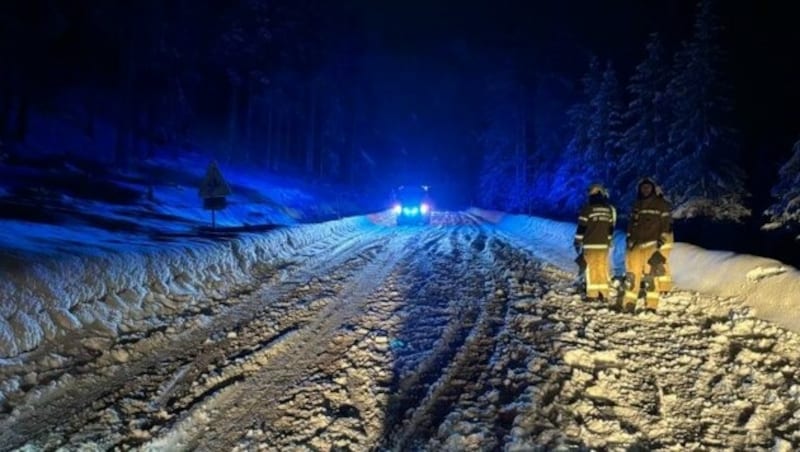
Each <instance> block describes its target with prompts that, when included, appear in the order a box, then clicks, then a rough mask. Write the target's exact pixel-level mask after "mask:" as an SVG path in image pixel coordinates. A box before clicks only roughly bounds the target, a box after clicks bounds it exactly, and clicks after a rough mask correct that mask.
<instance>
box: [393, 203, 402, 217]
mask: <svg viewBox="0 0 800 452" xmlns="http://www.w3.org/2000/svg"><path fill="white" fill-rule="evenodd" d="M402 211H403V206H401V205H400V204H395V205H394V206H392V213H393V214H395V215H399V214H400V212H402Z"/></svg>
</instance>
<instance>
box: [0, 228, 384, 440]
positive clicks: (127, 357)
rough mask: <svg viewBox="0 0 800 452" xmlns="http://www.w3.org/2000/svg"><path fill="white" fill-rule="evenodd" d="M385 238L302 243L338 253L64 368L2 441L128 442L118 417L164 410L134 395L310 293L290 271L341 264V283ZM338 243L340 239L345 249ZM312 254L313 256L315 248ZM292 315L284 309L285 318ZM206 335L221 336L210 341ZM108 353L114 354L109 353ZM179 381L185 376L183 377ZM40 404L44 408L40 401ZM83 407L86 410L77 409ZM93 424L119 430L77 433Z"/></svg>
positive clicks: (217, 355)
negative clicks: (172, 330)
mask: <svg viewBox="0 0 800 452" xmlns="http://www.w3.org/2000/svg"><path fill="white" fill-rule="evenodd" d="M384 239H385V232H384V231H381V230H379V229H371V230H369V231H367V232H366V233H364V232H360V233H356V234H354V235H353V236H351V237H346V238H345V240H341V238H340V237H331V239H330V240H329V241H327V242H321V243H319V242H318V243H314V244H311V245H309V246H307V247H304V248H301V249H299V250H298V251H299V252H302V251H303V250H307V249H309V248H311V249H314V250H317V251H321V250H322V251H324V250H326V249H328V250H331V249H335V250H336V253H335V254H330V255H326V256H327V257H329V258H330V259H329V260H328V261H327V262H323V263H322V264H320V262H319V260H318V259H307V260H306V262H307V263H308V264H309V265H310V266H311V267H312V268H314V270H315V273H309V272H307V271H305V268H304V262H303V261H302V260H300V261H298V262H297V263H296V264H295V266H294V268H290V269H286V270H285V276H284V277H283V278H282V279H284V282H282V283H280V284H271V283H274V282H275V281H274V279H270V280H268V281H267V284H268V285H267V286H264V287H261V288H257V287H254V288H252V289H250V293H243V294H242V295H240V299H239V301H238V302H235V303H231V304H230V305H229V306H228V307H227V308H225V309H220V310H218V311H217V312H218V314H217V315H214V316H212V317H204V316H201V317H198V318H197V319H196V320H197V322H195V323H194V324H192V326H190V327H189V328H187V329H186V330H184V331H182V332H179V333H177V334H174V335H172V336H170V337H167V336H166V335H165V334H164V333H156V334H154V335H153V337H151V338H149V340H147V339H146V340H144V341H138V342H134V343H131V344H125V345H123V346H118V347H115V348H113V349H112V350H111V351H110V353H109V354H108V355H107V356H105V359H104V360H102V361H99V362H94V363H90V364H89V365H86V366H85V368H83V369H82V370H80V372H75V371H74V370H72V371H68V372H70V373H66V374H65V375H64V376H63V377H62V378H60V379H59V380H58V384H57V385H56V386H55V387H54V388H52V389H50V390H48V392H46V393H45V394H44V396H42V397H39V398H36V399H34V400H32V401H31V403H29V404H26V405H25V406H24V408H20V409H19V410H18V411H17V412H15V413H13V414H12V415H11V416H9V417H8V418H6V419H3V420H2V421H0V444H3V445H10V446H13V445H15V444H16V445H21V444H22V443H24V442H25V441H29V440H31V439H34V438H40V441H43V442H44V443H50V444H60V443H61V442H63V441H65V440H67V441H68V440H69V438H70V437H72V436H73V435H77V436H76V437H80V440H81V441H86V440H89V439H92V440H93V439H99V440H106V441H108V440H111V441H114V439H113V438H117V439H120V438H122V439H123V440H124V438H126V437H130V438H133V440H134V442H141V440H142V439H143V438H142V436H143V435H142V434H141V433H140V432H137V431H136V430H138V429H137V428H128V426H119V424H121V422H122V421H123V420H125V421H128V420H129V419H128V418H133V419H137V418H139V416H138V415H137V414H141V413H149V414H150V416H146V417H150V418H152V417H154V416H155V417H163V414H159V413H158V412H156V413H151V412H150V410H148V409H147V407H146V405H147V404H143V403H139V402H138V401H137V400H139V399H145V398H146V397H147V394H152V393H153V392H154V391H158V388H159V387H161V384H162V383H163V380H167V379H170V378H173V376H174V374H175V373H184V374H188V373H189V372H188V371H187V370H186V366H187V365H188V366H189V367H190V369H194V371H195V373H194V374H193V375H192V376H196V375H197V372H196V371H197V370H200V371H205V370H206V369H205V368H202V366H203V365H209V363H210V362H211V360H214V359H216V360H222V359H224V353H222V352H221V351H219V350H218V349H220V348H224V345H225V342H226V341H227V338H226V337H225V335H224V334H221V332H222V333H224V332H231V331H233V332H235V331H236V330H237V329H239V328H241V325H245V324H247V323H248V322H249V321H251V320H252V319H253V318H255V316H257V315H259V313H261V312H263V311H264V310H265V309H269V308H270V307H276V305H279V306H280V305H283V306H282V307H283V308H284V309H289V310H290V312H291V307H290V305H291V304H292V303H293V302H295V301H296V298H300V297H303V296H309V294H308V292H313V291H310V290H309V287H308V286H309V284H311V285H312V286H313V285H314V284H316V285H317V286H319V285H320V284H321V283H320V282H319V281H316V283H314V281H311V282H310V281H309V280H308V279H303V278H298V279H292V275H293V274H295V273H301V274H303V275H313V276H309V278H315V279H316V280H319V279H320V278H325V275H326V274H327V273H329V272H332V271H335V270H340V272H341V273H342V274H341V275H340V276H339V277H340V278H341V280H340V281H338V282H336V284H337V285H338V286H339V287H340V288H344V287H345V286H346V278H347V277H348V276H350V275H353V274H355V273H354V272H355V271H356V269H357V268H358V267H360V266H362V265H365V264H366V261H363V260H362V261H359V260H358V259H355V260H354V258H356V257H357V256H366V257H367V258H368V257H369V256H368V254H369V253H370V250H374V249H375V247H376V246H380V244H381V243H382V242H383V240H384ZM342 242H344V243H346V246H345V247H344V248H343V247H342ZM328 244H329V245H328ZM314 256H315V257H317V258H318V257H319V254H314ZM325 264H327V265H325ZM317 292H318V293H320V294H321V296H322V298H324V299H327V298H328V297H330V295H331V291H329V290H328V289H327V288H326V287H324V286H322V287H320V288H319V289H317ZM265 301H266V303H265ZM321 307H322V306H319V307H318V308H321ZM298 312H302V311H298ZM291 317H292V316H291V315H290V316H289V318H290V320H291ZM299 321H302V319H300V320H299ZM209 337H218V338H219V339H216V340H212V341H211V342H208V341H207V339H209ZM203 342H206V345H203ZM109 356H111V357H109ZM113 357H117V359H116V360H114V359H113ZM186 357H188V360H187V358H186ZM73 374H74V375H73ZM181 380H186V381H188V382H191V380H190V379H187V377H183V378H181ZM127 394H139V396H138V397H126V395H127ZM120 400H122V401H123V402H124V401H125V400H128V402H124V403H122V405H126V406H127V407H126V408H125V410H126V411H127V412H128V413H129V414H130V415H125V416H121V415H120V414H119V412H118V411H119V410H117V409H116V408H114V405H115V404H118V403H119V401H120ZM45 406H46V407H47V408H46V409H44V408H43V407H45ZM85 407H89V409H88V410H82V409H83V408H85ZM96 412H105V413H106V415H104V416H98V415H97V414H96ZM104 417H105V418H104ZM172 417H173V415H170V416H169V419H171V418H172ZM169 419H168V420H169ZM93 423H103V424H111V425H116V426H117V428H118V430H119V432H115V433H113V434H112V432H102V430H101V431H99V432H96V433H95V434H91V433H90V434H87V435H83V434H80V433H79V432H80V431H82V430H85V429H86V428H87V427H86V426H87V425H92V424H93ZM140 423H141V424H142V425H143V426H144V427H148V426H149V425H159V424H161V423H163V420H159V421H157V422H156V421H153V420H152V419H146V420H145V421H144V422H140ZM134 427H136V426H134ZM131 431H133V433H131ZM104 436H107V438H104ZM145 438H146V436H145Z"/></svg>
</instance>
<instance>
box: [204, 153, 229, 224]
mask: <svg viewBox="0 0 800 452" xmlns="http://www.w3.org/2000/svg"><path fill="white" fill-rule="evenodd" d="M199 194H200V197H201V198H203V209H205V210H210V211H211V227H212V228H216V227H217V225H216V223H217V218H216V213H217V210H222V209H224V208H225V207H226V206H227V205H228V203H227V200H226V199H225V197H226V196H228V195H230V194H231V187H230V186H229V185H228V183H227V182H226V181H225V178H223V177H222V173H221V172H220V170H219V166H217V162H216V161H212V162H211V163H209V164H208V169H207V170H206V177H205V178H204V179H203V182H202V183H201V184H200V191H199Z"/></svg>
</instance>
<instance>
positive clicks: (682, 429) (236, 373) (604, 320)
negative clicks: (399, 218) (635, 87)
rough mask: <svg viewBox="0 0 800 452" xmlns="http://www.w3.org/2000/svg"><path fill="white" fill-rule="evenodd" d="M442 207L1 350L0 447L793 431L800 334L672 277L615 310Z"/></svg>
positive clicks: (646, 437) (583, 442) (680, 444)
mask: <svg viewBox="0 0 800 452" xmlns="http://www.w3.org/2000/svg"><path fill="white" fill-rule="evenodd" d="M442 223H452V224H446V225H445V224H440V225H439V226H432V227H426V228H417V227H405V228H387V227H379V226H376V227H374V228H364V229H362V230H358V231H355V232H353V233H351V234H349V235H340V236H335V237H330V238H329V239H327V240H323V241H319V242H315V243H312V244H309V245H306V246H303V247H299V248H298V249H297V250H296V253H295V254H294V255H293V256H292V258H291V259H287V260H286V261H284V262H280V263H274V265H273V263H266V264H267V266H266V267H265V268H264V269H263V270H264V271H263V274H259V275H258V279H257V280H258V283H257V284H254V285H253V286H251V287H245V288H242V290H241V292H240V293H239V294H238V295H237V296H235V297H231V298H228V299H225V300H222V301H212V300H209V301H208V302H206V303H205V305H204V306H201V307H197V308H193V309H191V310H185V311H179V312H176V314H175V317H174V318H175V320H176V321H175V322H173V325H174V326H169V327H160V328H158V329H155V330H152V331H149V332H147V333H146V334H136V335H129V336H125V335H123V336H120V337H119V338H115V339H107V338H102V337H100V338H97V339H96V340H95V341H83V342H80V345H79V344H78V343H74V344H71V343H69V342H65V343H63V344H61V345H60V347H61V349H58V348H54V349H53V350H52V351H51V353H53V354H65V355H70V356H76V357H78V358H79V359H77V360H75V361H74V362H75V364H73V365H70V366H69V367H65V368H60V369H55V370H51V371H49V372H48V373H47V374H46V375H41V374H39V375H36V374H33V375H31V374H30V372H31V371H30V369H26V368H25V367H24V366H20V367H14V366H10V367H8V368H6V369H4V370H3V375H0V377H2V378H6V377H9V376H15V377H21V380H22V381H25V382H28V383H29V384H23V385H21V386H20V387H19V388H17V390H16V391H10V392H9V397H8V400H7V401H6V402H5V403H4V404H3V406H2V412H0V449H3V450H8V449H15V448H20V447H25V446H27V447H26V450H40V449H41V450H55V449H58V448H60V447H63V448H64V449H65V450H75V449H80V448H81V447H83V449H82V450H95V449H96V450H107V449H117V450H128V449H136V450H194V449H198V450H209V451H220V450H261V449H263V450H354V451H355V450H454V451H456V450H458V451H460V450H498V449H499V450H520V451H521V450H532V449H535V448H536V446H542V447H544V448H547V449H551V448H556V447H558V446H571V445H572V446H578V447H587V448H609V449H612V450H614V449H626V448H629V447H631V446H639V447H642V448H644V449H667V450H707V449H716V448H729V449H736V450H744V449H746V450H773V448H775V449H774V450H790V449H797V448H798V447H800V402H799V401H800V385H799V384H798V382H799V381H800V340H798V336H797V335H795V334H793V333H790V332H787V331H786V330H783V329H781V328H778V327H776V326H774V325H773V324H771V323H768V322H764V321H761V320H757V319H754V318H752V317H751V316H750V315H749V314H748V311H747V309H746V308H744V307H743V306H742V305H741V304H740V302H738V301H737V300H735V299H727V300H726V299H716V298H712V297H707V296H702V295H698V294H694V293H689V292H675V293H673V294H670V295H669V296H668V297H666V298H665V299H664V301H663V302H662V309H661V312H660V313H659V314H657V315H653V314H636V315H630V314H620V313H616V312H613V311H611V310H609V309H607V307H606V306H604V305H603V304H601V303H586V302H584V301H581V299H580V297H579V296H577V295H576V294H575V290H574V288H573V287H572V280H573V275H571V274H569V273H566V272H564V271H561V270H558V269H556V268H555V267H552V266H549V265H547V264H544V263H543V262H541V261H540V260H538V259H536V258H535V257H534V256H533V255H532V254H530V253H529V252H527V251H523V248H522V247H520V245H521V244H522V243H525V241H526V238H525V237H514V236H511V235H507V234H506V233H501V232H499V231H498V230H495V229H494V228H493V227H492V226H491V225H487V224H482V223H481V222H479V221H477V220H476V219H474V218H472V217H468V216H464V217H463V218H461V219H458V218H455V219H454V221H446V222H442ZM526 245H527V246H530V243H526ZM720 305H722V306H724V307H725V310H727V312H728V313H729V314H728V315H724V316H720V315H716V316H710V315H708V314H706V312H710V311H711V309H708V308H709V307H711V306H716V307H717V308H715V309H714V311H715V312H719V308H718V307H719V306H720ZM178 319H180V320H181V321H177V320H178Z"/></svg>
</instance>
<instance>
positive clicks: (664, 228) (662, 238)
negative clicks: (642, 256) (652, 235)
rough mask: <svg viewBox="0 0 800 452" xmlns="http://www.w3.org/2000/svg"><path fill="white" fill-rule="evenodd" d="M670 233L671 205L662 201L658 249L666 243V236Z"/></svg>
mask: <svg viewBox="0 0 800 452" xmlns="http://www.w3.org/2000/svg"><path fill="white" fill-rule="evenodd" d="M670 233H672V204H670V203H668V202H666V201H664V205H663V210H662V212H661V234H659V244H658V245H659V248H660V247H661V245H663V244H664V242H666V241H667V234H670Z"/></svg>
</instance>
